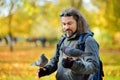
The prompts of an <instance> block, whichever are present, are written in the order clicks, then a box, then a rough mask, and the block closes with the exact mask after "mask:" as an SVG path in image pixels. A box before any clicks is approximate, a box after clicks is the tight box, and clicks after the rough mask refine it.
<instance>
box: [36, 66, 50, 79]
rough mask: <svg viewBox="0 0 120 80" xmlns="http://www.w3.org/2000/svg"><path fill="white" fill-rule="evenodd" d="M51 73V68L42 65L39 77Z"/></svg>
mask: <svg viewBox="0 0 120 80" xmlns="http://www.w3.org/2000/svg"><path fill="white" fill-rule="evenodd" d="M48 74H49V70H48V69H47V68H46V67H41V68H40V69H39V71H38V77H39V78H40V77H42V76H45V75H48Z"/></svg>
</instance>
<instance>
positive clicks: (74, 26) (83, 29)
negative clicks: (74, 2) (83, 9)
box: [38, 8, 99, 80]
mask: <svg viewBox="0 0 120 80" xmlns="http://www.w3.org/2000/svg"><path fill="white" fill-rule="evenodd" d="M60 20H61V23H62V30H63V32H64V34H63V37H65V40H64V41H63V43H62V44H61V46H60V48H61V49H60V50H59V51H58V48H57V47H56V52H55V53H54V55H53V57H52V58H51V60H50V61H49V62H48V63H47V64H46V65H45V66H44V67H41V68H40V69H39V71H38V77H39V78H40V77H43V76H46V75H49V74H51V73H53V72H55V71H57V73H56V80H93V75H94V74H95V73H96V71H97V70H98V67H99V52H98V51H99V46H98V43H97V42H96V41H95V39H94V38H93V37H91V36H89V37H87V39H86V41H85V49H84V51H81V52H82V53H84V54H86V53H87V54H90V55H83V56H80V57H79V58H78V59H77V58H74V57H72V56H68V55H66V54H64V50H63V49H64V48H66V46H67V47H71V48H75V49H76V48H78V47H77V45H78V38H79V36H80V34H83V33H92V32H91V31H90V29H89V25H88V23H87V22H86V20H85V18H84V17H83V16H82V15H81V14H80V12H79V11H78V10H76V9H75V8H68V9H65V10H64V11H63V12H62V13H61V14H60Z"/></svg>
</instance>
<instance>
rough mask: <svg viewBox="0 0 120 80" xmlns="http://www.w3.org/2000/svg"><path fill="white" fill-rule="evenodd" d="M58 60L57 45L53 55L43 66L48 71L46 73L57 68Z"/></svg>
mask: <svg viewBox="0 0 120 80" xmlns="http://www.w3.org/2000/svg"><path fill="white" fill-rule="evenodd" d="M58 61H59V54H58V52H57V47H56V51H55V53H54V55H53V56H52V58H51V59H50V61H49V62H48V63H47V64H46V66H45V67H46V68H47V69H48V71H49V73H48V75H49V74H51V73H53V72H55V71H56V70H57V63H58Z"/></svg>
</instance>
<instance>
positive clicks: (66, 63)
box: [62, 57, 74, 68]
mask: <svg viewBox="0 0 120 80" xmlns="http://www.w3.org/2000/svg"><path fill="white" fill-rule="evenodd" d="M73 62H74V60H73V58H71V57H67V58H63V60H62V65H63V67H64V68H71V67H72V65H73Z"/></svg>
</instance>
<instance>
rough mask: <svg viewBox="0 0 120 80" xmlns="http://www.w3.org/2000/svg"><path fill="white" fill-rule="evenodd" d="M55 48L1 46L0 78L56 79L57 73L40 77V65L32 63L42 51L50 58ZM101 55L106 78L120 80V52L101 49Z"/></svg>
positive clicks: (1, 79) (23, 79)
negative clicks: (38, 72)
mask: <svg viewBox="0 0 120 80" xmlns="http://www.w3.org/2000/svg"><path fill="white" fill-rule="evenodd" d="M54 48H55V47H54V46H52V47H46V48H41V47H15V49H14V51H13V52H10V51H9V49H8V47H0V80H55V73H53V74H52V75H50V76H46V77H43V78H40V79H38V78H37V76H36V73H37V70H38V67H34V66H31V65H30V64H31V63H32V62H34V61H35V60H37V59H38V58H39V56H40V54H41V53H45V55H46V56H47V57H48V58H49V59H50V57H51V56H52V54H53V53H54ZM100 56H101V59H102V61H103V64H104V72H105V77H104V80H120V52H118V51H100Z"/></svg>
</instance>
